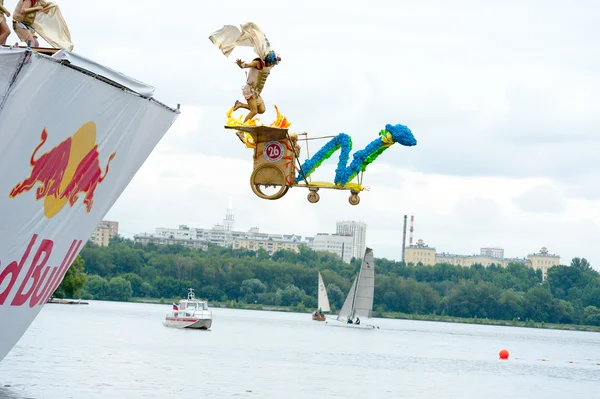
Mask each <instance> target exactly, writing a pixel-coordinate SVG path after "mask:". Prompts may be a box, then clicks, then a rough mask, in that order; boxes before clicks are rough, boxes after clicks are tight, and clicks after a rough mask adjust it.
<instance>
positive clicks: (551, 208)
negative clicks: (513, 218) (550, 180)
mask: <svg viewBox="0 0 600 399" xmlns="http://www.w3.org/2000/svg"><path fill="white" fill-rule="evenodd" d="M514 201H515V205H516V206H517V208H518V209H519V210H520V211H523V212H563V211H564V210H565V200H564V198H563V197H562V195H561V193H560V191H559V190H557V189H556V188H555V187H552V186H550V185H543V186H535V187H532V188H531V189H529V190H527V191H526V192H525V193H523V194H521V195H519V196H518V197H516V198H515V199H514Z"/></svg>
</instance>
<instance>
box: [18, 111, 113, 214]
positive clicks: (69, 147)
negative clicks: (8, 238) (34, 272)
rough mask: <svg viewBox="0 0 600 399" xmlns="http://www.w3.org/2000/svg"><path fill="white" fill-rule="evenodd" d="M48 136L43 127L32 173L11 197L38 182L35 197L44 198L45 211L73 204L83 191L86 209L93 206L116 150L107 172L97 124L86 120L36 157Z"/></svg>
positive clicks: (52, 210) (50, 211)
mask: <svg viewBox="0 0 600 399" xmlns="http://www.w3.org/2000/svg"><path fill="white" fill-rule="evenodd" d="M47 139H48V132H47V130H46V128H44V129H43V130H42V134H41V142H40V144H38V146H37V147H36V148H35V150H34V152H33V154H32V155H31V158H30V160H29V164H30V165H31V173H30V175H29V177H27V178H26V179H25V180H23V181H22V182H21V183H18V184H17V185H16V186H15V187H14V188H13V189H12V190H11V192H10V194H9V197H10V198H15V197H17V196H18V195H21V194H23V193H24V192H28V191H30V190H31V189H32V188H33V187H34V186H35V185H36V184H39V186H38V187H37V189H36V192H35V199H36V201H39V200H40V199H42V198H44V215H45V216H46V217H47V218H52V217H54V216H56V215H57V214H58V213H59V212H60V211H61V210H62V208H63V207H64V206H65V205H66V204H67V203H68V204H69V206H71V207H73V205H75V203H76V202H77V200H78V199H79V195H80V194H84V198H83V204H84V206H85V209H86V211H87V213H89V212H90V211H91V210H92V206H93V203H94V195H95V193H96V189H97V187H98V185H99V184H100V183H102V181H103V180H104V179H105V178H106V176H107V174H108V169H109V166H110V162H111V161H112V160H113V158H114V157H115V155H116V152H113V153H112V154H110V156H109V158H108V161H107V163H106V168H105V170H104V174H102V168H101V166H100V153H99V152H98V144H96V124H95V123H94V122H87V123H85V124H84V125H83V126H81V127H80V128H79V130H77V132H76V133H75V134H74V135H73V136H71V137H68V138H67V139H66V140H64V141H63V142H61V143H60V144H58V145H56V146H55V147H54V148H52V149H51V150H50V151H48V152H46V153H44V154H42V155H40V156H39V158H37V159H36V157H37V153H38V151H39V150H40V149H41V148H42V147H43V146H44V144H45V143H46V141H47Z"/></svg>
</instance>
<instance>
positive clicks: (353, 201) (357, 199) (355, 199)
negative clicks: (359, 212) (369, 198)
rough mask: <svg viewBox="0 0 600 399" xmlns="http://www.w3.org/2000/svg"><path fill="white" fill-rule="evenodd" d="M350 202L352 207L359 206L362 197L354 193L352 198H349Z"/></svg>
mask: <svg viewBox="0 0 600 399" xmlns="http://www.w3.org/2000/svg"><path fill="white" fill-rule="evenodd" d="M348 202H350V204H352V205H358V203H359V202H360V197H359V196H358V193H356V192H354V191H353V192H352V194H351V195H350V198H348Z"/></svg>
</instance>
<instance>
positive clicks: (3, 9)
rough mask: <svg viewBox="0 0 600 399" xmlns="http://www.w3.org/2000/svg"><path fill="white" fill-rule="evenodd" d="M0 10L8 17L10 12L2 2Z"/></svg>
mask: <svg viewBox="0 0 600 399" xmlns="http://www.w3.org/2000/svg"><path fill="white" fill-rule="evenodd" d="M0 12H1V13H3V14H5V15H6V16H7V17H10V12H8V10H7V9H6V8H5V7H4V6H3V5H2V4H0Z"/></svg>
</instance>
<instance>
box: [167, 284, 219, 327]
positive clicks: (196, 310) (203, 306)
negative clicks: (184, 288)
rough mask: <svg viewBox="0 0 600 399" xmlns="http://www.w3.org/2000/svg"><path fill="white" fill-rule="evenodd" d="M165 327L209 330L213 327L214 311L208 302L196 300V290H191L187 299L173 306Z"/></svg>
mask: <svg viewBox="0 0 600 399" xmlns="http://www.w3.org/2000/svg"><path fill="white" fill-rule="evenodd" d="M163 325H165V326H166V327H174V328H193V329H197V330H208V329H209V328H210V327H211V326H212V311H211V310H210V309H209V308H208V302H207V301H201V300H198V299H196V297H195V295H194V289H193V288H190V292H188V297H187V299H182V300H180V301H179V305H176V304H173V310H172V312H171V313H170V314H167V315H166V316H165V321H164V322H163Z"/></svg>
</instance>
